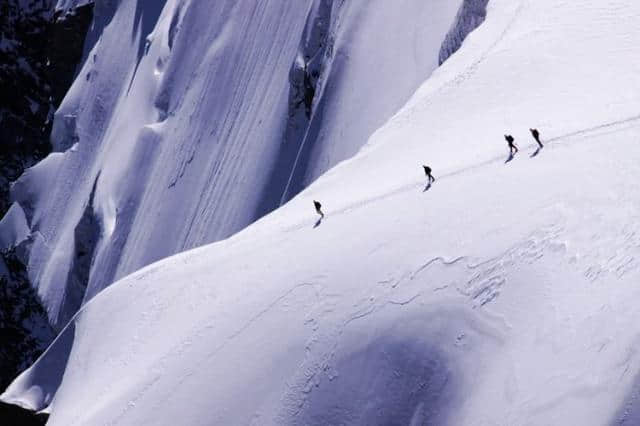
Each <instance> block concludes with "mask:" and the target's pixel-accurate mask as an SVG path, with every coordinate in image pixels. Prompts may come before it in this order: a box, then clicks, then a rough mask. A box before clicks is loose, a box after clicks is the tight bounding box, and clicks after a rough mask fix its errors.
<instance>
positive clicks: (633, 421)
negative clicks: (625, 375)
mask: <svg viewBox="0 0 640 426" xmlns="http://www.w3.org/2000/svg"><path fill="white" fill-rule="evenodd" d="M609 424H610V425H611V426H614V425H615V426H636V425H640V373H637V374H636V377H635V379H634V385H633V387H632V388H631V390H630V391H629V393H628V394H627V396H626V398H625V399H624V400H623V401H622V403H621V404H620V406H619V407H618V408H617V410H616V411H615V413H614V415H613V419H612V420H611V422H610V423H609Z"/></svg>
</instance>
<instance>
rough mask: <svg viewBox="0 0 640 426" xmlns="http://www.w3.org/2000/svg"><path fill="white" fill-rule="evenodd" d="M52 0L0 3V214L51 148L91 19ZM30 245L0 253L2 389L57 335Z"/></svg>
mask: <svg viewBox="0 0 640 426" xmlns="http://www.w3.org/2000/svg"><path fill="white" fill-rule="evenodd" d="M55 4H56V1H55V0H30V1H22V0H4V1H0V217H3V216H4V215H5V213H6V212H7V210H8V209H9V206H10V203H11V200H10V194H9V189H10V185H11V182H13V181H14V180H16V179H17V178H18V177H19V176H20V175H21V174H22V173H23V171H24V170H25V169H26V168H29V167H31V166H33V165H34V164H36V163H37V162H38V161H40V160H41V159H43V158H44V157H46V156H47V155H48V154H49V153H50V152H51V149H52V147H51V144H50V141H49V137H50V134H51V130H52V121H53V113H54V112H55V109H56V108H57V107H58V106H59V105H60V103H61V102H62V99H63V98H64V96H65V94H66V92H67V91H68V89H69V87H70V86H71V83H72V82H73V79H74V77H75V74H76V72H77V69H78V66H79V62H80V61H81V59H82V54H83V47H84V41H85V36H86V34H87V31H88V29H89V25H90V23H91V21H92V19H93V3H90V4H87V5H84V6H80V7H77V8H75V9H71V10H66V11H65V12H55V11H54V7H55ZM29 244H30V243H29V240H27V241H25V242H23V243H22V244H21V245H20V246H18V247H15V248H12V249H10V250H8V251H5V252H1V253H0V390H1V389H4V388H5V387H6V386H7V385H8V384H9V382H10V381H11V380H12V379H13V378H15V377H16V375H17V374H18V373H20V372H21V371H22V370H24V369H25V368H27V367H28V366H29V365H30V364H31V363H32V362H33V361H34V360H35V359H36V357H37V356H39V355H40V353H42V351H43V350H44V349H45V348H46V347H47V345H48V344H49V343H50V342H51V341H52V340H53V338H54V337H55V332H54V331H53V329H52V327H51V326H50V325H49V320H48V317H47V313H46V311H45V310H44V308H43V307H42V304H41V303H40V300H39V298H38V295H37V294H36V292H35V291H34V290H33V288H32V287H31V284H30V283H29V279H28V275H27V273H26V268H25V266H24V265H25V264H26V263H27V259H26V258H24V256H23V253H26V250H25V249H26V247H27V246H28V245H29ZM11 412H12V411H11V410H9V411H6V413H11ZM3 415H5V408H2V412H1V415H0V424H13V423H11V422H7V421H4V418H3V417H2V416H3ZM7 415H9V414H7ZM16 415H18V414H16ZM15 424H30V423H27V422H26V421H25V422H24V423H22V422H21V423H15ZM34 424H41V423H34Z"/></svg>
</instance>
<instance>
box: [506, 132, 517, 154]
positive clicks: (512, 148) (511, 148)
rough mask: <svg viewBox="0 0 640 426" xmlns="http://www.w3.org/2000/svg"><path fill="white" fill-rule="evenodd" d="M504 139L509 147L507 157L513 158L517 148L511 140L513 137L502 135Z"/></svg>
mask: <svg viewBox="0 0 640 426" xmlns="http://www.w3.org/2000/svg"><path fill="white" fill-rule="evenodd" d="M504 138H505V140H506V141H507V144H508V145H509V155H511V156H513V155H514V154H515V153H517V152H518V147H517V146H516V144H514V143H513V141H514V140H515V139H513V136H511V135H504Z"/></svg>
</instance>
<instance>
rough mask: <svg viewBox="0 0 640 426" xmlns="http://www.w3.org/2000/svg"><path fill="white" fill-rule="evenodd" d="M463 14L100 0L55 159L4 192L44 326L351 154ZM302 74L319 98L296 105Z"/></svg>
mask: <svg viewBox="0 0 640 426" xmlns="http://www.w3.org/2000/svg"><path fill="white" fill-rule="evenodd" d="M79 4H81V2H80V3H79V2H77V1H61V2H59V3H58V10H59V13H63V12H64V11H67V10H68V8H69V7H76V6H78V5H79ZM459 5H460V2H457V1H456V2H451V1H446V0H433V1H431V2H426V3H425V2H424V1H421V0H420V1H419V0H403V1H402V2H401V4H395V5H394V6H393V7H391V5H390V4H389V3H388V2H387V1H386V0H384V1H383V0H376V1H375V2H373V3H372V2H371V1H364V0H360V1H350V2H342V1H329V0H313V1H312V0H308V1H300V2H298V1H296V2H291V1H285V0H279V1H269V2H253V1H250V2H236V1H222V2H220V1H197V2H196V1H188V0H167V1H155V0H153V1H133V0H122V1H120V2H98V4H96V7H95V20H94V22H93V24H92V27H91V29H90V31H89V34H88V36H87V43H86V45H85V47H86V49H90V50H86V51H85V59H84V62H83V67H82V70H81V71H80V73H79V75H78V78H77V79H76V81H75V82H74V85H73V86H72V88H71V89H70V91H69V93H68V94H67V96H66V98H65V100H64V102H63V104H62V105H61V107H60V109H59V110H58V111H57V112H56V117H55V121H54V127H53V133H52V145H53V148H54V151H56V153H55V154H52V155H50V156H49V157H48V158H47V159H45V160H44V161H42V162H41V163H39V164H38V165H37V166H35V167H33V168H32V169H30V170H28V171H27V172H26V173H25V174H24V175H23V176H22V177H21V179H20V181H19V182H17V183H16V184H15V185H14V189H13V193H12V196H13V199H14V200H15V201H17V202H18V203H19V205H20V207H21V208H22V209H23V211H24V214H25V217H26V218H27V221H28V224H29V227H30V230H31V238H32V239H33V244H32V246H31V247H32V248H31V252H30V257H29V269H28V270H29V274H30V279H31V280H32V283H33V285H34V286H35V287H36V288H37V290H38V294H39V295H40V296H41V298H42V299H43V301H44V302H45V304H46V307H47V309H48V312H49V315H50V318H51V321H52V322H53V324H54V325H55V326H56V327H57V328H58V329H60V328H61V327H63V326H64V324H66V322H67V321H68V320H69V318H71V316H72V315H73V314H74V313H75V311H76V310H77V309H78V308H79V307H80V306H81V304H82V303H84V302H86V301H87V300H89V299H90V298H91V297H93V296H94V295H95V294H97V293H98V292H99V291H101V290H102V289H103V288H104V287H105V286H107V285H109V284H111V283H112V282H113V281H114V280H116V279H118V278H120V277H122V276H124V275H126V274H128V273H130V272H132V271H135V270H137V269H139V268H140V267H142V266H144V265H147V264H149V263H151V262H153V261H156V260H158V259H161V258H163V257H166V256H169V255H171V254H174V253H177V252H180V251H183V250H186V249H189V248H192V247H195V246H198V245H200V244H203V243H208V242H211V241H216V240H219V239H222V238H226V237H228V236H230V235H232V234H233V233H235V232H237V231H238V230H240V229H242V228H243V227H245V226H246V225H248V224H249V223H251V222H253V221H254V220H256V219H257V218H259V217H261V216H262V215H264V214H265V213H267V212H269V211H271V210H272V209H274V208H276V207H278V206H279V205H280V204H281V202H283V201H286V200H288V199H289V198H290V197H292V196H293V195H295V194H296V193H297V192H298V191H300V190H301V189H302V188H304V187H305V186H306V185H307V184H308V183H309V182H311V181H313V180H314V179H315V178H317V177H318V176H320V175H321V174H322V173H324V172H325V171H326V170H328V169H329V168H330V167H332V166H333V165H335V164H337V163H338V162H339V161H342V160H344V159H346V158H349V157H350V156H352V155H353V154H355V152H356V151H357V150H358V149H359V147H360V146H362V145H363V144H364V143H365V142H366V140H367V139H368V137H369V135H370V134H371V133H372V132H373V131H374V130H375V129H376V128H378V127H379V126H380V125H382V124H383V123H384V122H385V121H386V120H387V119H388V118H389V117H390V116H391V115H392V114H394V113H395V112H396V111H397V110H398V109H399V108H400V107H401V105H402V104H403V103H404V102H406V100H407V99H408V98H409V97H410V96H411V95H412V94H413V92H414V91H415V89H416V88H417V87H418V86H419V85H420V84H421V83H422V82H423V81H424V80H425V79H426V78H427V77H428V76H429V74H430V73H431V72H432V71H433V69H435V68H436V67H437V65H438V52H439V50H440V45H441V42H442V40H443V39H444V37H445V34H446V33H447V31H448V30H449V29H450V27H451V25H452V23H453V21H454V17H455V15H456V13H457V11H458V7H459ZM408 17H410V19H409V18H408ZM381 34H385V37H384V38H382V37H381ZM305 56H310V57H312V58H310V63H309V65H308V66H307V67H306V71H304V67H305V66H304V65H303V63H304V61H305ZM301 61H302V62H301ZM301 72H302V74H303V75H302V76H301V74H300V73H301ZM305 73H306V74H305ZM305 75H306V77H305ZM305 78H306V81H307V85H308V86H310V85H313V90H312V92H313V93H311V92H309V93H306V94H305V95H304V96H303V98H304V97H305V96H306V97H307V98H309V99H307V100H306V101H304V102H303V103H302V104H300V103H299V102H298V101H299V99H298V98H297V97H296V90H298V88H297V86H296V85H297V84H298V82H299V81H300V79H302V82H303V86H304V84H305ZM309 94H311V95H312V96H309ZM307 109H308V116H307ZM98 176H99V178H98ZM91 194H94V196H93V197H92V195H91ZM86 223H91V224H93V225H92V226H91V227H90V228H91V229H92V230H91V231H90V232H85V231H84V230H85V229H88V228H87V227H86V226H85V224H86ZM96 227H97V228H96ZM79 264H86V265H84V266H82V267H80V268H78V267H77V265H79ZM79 271H82V273H78V272H79Z"/></svg>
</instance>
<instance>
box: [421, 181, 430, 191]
mask: <svg viewBox="0 0 640 426" xmlns="http://www.w3.org/2000/svg"><path fill="white" fill-rule="evenodd" d="M430 189H431V182H429V183H427V185H426V186H425V187H424V189H423V190H422V192H427V191H428V190H430Z"/></svg>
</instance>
